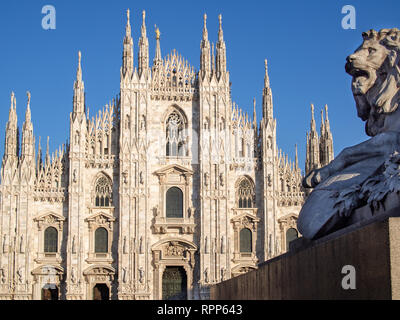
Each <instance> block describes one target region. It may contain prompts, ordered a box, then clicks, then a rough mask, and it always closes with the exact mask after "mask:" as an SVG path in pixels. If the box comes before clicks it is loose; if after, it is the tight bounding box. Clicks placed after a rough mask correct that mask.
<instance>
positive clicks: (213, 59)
mask: <svg viewBox="0 0 400 320" xmlns="http://www.w3.org/2000/svg"><path fill="white" fill-rule="evenodd" d="M211 55H212V58H211V73H212V74H214V73H215V49H214V42H213V43H212V44H211Z"/></svg>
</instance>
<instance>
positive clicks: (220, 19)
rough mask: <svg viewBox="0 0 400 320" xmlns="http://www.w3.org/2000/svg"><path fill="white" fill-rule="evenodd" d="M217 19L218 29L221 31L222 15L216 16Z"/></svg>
mask: <svg viewBox="0 0 400 320" xmlns="http://www.w3.org/2000/svg"><path fill="white" fill-rule="evenodd" d="M218 19H219V28H220V29H221V28H222V15H221V14H220V15H219V16H218Z"/></svg>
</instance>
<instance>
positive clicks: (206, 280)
mask: <svg viewBox="0 0 400 320" xmlns="http://www.w3.org/2000/svg"><path fill="white" fill-rule="evenodd" d="M208 281H209V279H208V268H206V269H205V270H204V282H205V283H208Z"/></svg>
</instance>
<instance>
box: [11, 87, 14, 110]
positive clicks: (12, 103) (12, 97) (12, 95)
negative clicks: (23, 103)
mask: <svg viewBox="0 0 400 320" xmlns="http://www.w3.org/2000/svg"><path fill="white" fill-rule="evenodd" d="M14 99H15V93H14V91H11V108H12V109H13V108H14Z"/></svg>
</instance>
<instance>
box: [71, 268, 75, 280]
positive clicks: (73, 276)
mask: <svg viewBox="0 0 400 320" xmlns="http://www.w3.org/2000/svg"><path fill="white" fill-rule="evenodd" d="M71 282H72V283H75V282H76V278H75V268H74V267H72V269H71Z"/></svg>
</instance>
